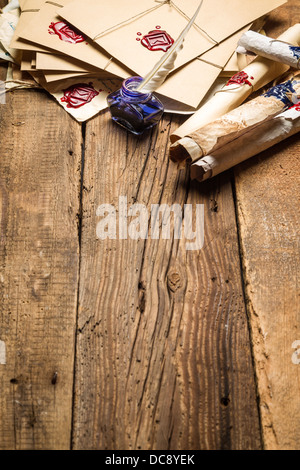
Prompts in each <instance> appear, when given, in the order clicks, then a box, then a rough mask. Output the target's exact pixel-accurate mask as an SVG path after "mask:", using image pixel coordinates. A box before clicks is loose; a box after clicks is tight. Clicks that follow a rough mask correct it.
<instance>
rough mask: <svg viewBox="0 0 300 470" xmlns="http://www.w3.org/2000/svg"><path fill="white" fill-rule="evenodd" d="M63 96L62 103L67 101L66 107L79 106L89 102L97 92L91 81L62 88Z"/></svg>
mask: <svg viewBox="0 0 300 470" xmlns="http://www.w3.org/2000/svg"><path fill="white" fill-rule="evenodd" d="M63 92H64V96H63V97H62V98H61V101H62V102H63V103H67V108H81V106H84V105H85V104H87V103H90V102H91V101H92V100H93V99H94V98H95V96H97V95H99V92H98V91H96V90H95V88H94V87H93V84H92V83H89V84H87V83H78V84H77V85H72V86H70V87H69V88H67V89H66V90H63Z"/></svg>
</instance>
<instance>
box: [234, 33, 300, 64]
mask: <svg viewBox="0 0 300 470" xmlns="http://www.w3.org/2000/svg"><path fill="white" fill-rule="evenodd" d="M238 46H240V47H243V48H244V49H246V51H251V52H254V53H255V54H257V55H260V56H262V57H266V58H267V59H271V60H275V61H276V62H282V63H283V64H286V65H288V66H289V67H294V68H295V69H300V47H297V46H293V45H292V44H288V43H286V42H283V41H280V40H278V39H272V38H269V37H267V36H263V35H262V34H259V33H256V32H255V31H248V32H247V33H245V34H243V36H242V37H241V38H240V40H239V42H238Z"/></svg>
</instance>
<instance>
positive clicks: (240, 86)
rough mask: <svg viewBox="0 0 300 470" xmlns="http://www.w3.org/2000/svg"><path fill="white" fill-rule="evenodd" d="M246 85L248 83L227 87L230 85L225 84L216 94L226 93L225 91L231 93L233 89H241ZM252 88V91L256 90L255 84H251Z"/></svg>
mask: <svg viewBox="0 0 300 470" xmlns="http://www.w3.org/2000/svg"><path fill="white" fill-rule="evenodd" d="M245 85H248V83H241V84H240V85H237V86H236V87H234V88H226V87H227V86H228V85H225V86H224V87H223V88H221V90H217V91H216V92H215V93H214V96H215V95H216V94H217V93H224V92H228V93H231V92H233V91H236V90H240V89H241V88H242V87H243V86H245ZM251 88H252V93H253V92H254V86H253V85H252V84H251Z"/></svg>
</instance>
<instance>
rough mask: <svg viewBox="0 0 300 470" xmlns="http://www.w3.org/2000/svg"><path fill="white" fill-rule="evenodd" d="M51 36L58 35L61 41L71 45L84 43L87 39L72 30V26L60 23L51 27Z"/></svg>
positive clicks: (52, 24)
mask: <svg viewBox="0 0 300 470" xmlns="http://www.w3.org/2000/svg"><path fill="white" fill-rule="evenodd" d="M49 34H57V36H58V37H59V39H61V40H62V41H65V42H69V43H71V44H78V43H79V42H84V41H85V38H84V37H83V36H82V34H80V32H79V31H76V30H75V29H72V28H71V27H70V25H68V24H67V23H64V22H63V21H59V22H58V23H51V24H50V26H49Z"/></svg>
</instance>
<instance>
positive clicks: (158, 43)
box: [141, 29, 174, 52]
mask: <svg viewBox="0 0 300 470" xmlns="http://www.w3.org/2000/svg"><path fill="white" fill-rule="evenodd" d="M141 44H143V46H144V47H146V48H147V49H148V50H149V51H164V52H166V51H167V50H168V49H170V47H171V46H172V45H173V44H174V39H173V38H171V36H170V35H169V34H168V33H167V31H163V30H158V29H155V30H153V31H149V33H148V34H146V35H145V36H144V37H143V39H142V40H141Z"/></svg>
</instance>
